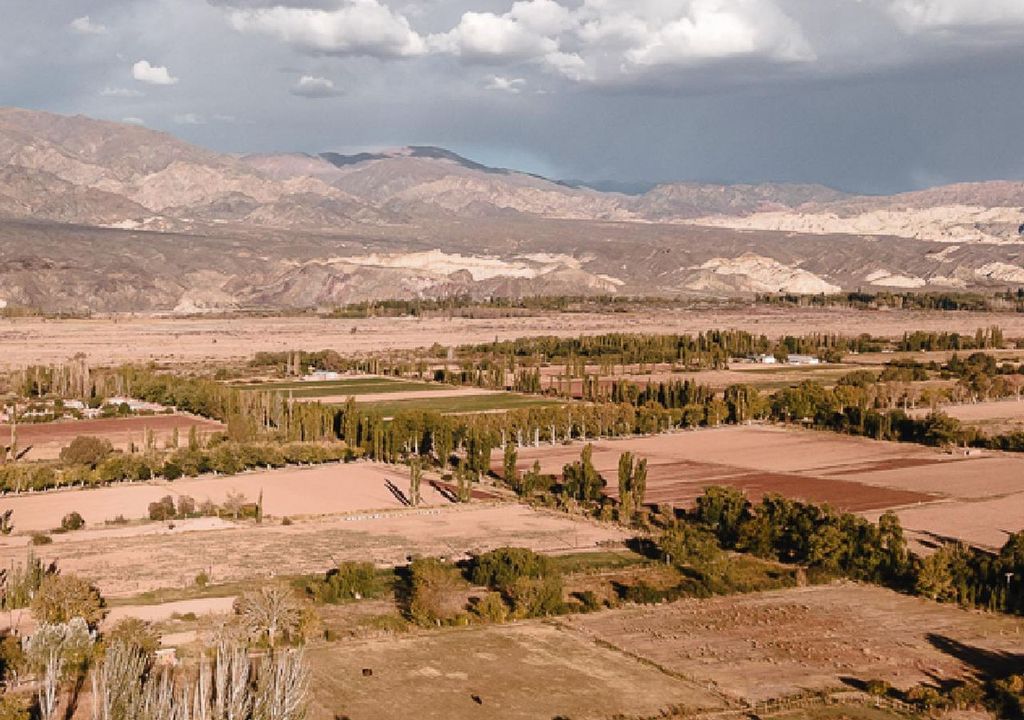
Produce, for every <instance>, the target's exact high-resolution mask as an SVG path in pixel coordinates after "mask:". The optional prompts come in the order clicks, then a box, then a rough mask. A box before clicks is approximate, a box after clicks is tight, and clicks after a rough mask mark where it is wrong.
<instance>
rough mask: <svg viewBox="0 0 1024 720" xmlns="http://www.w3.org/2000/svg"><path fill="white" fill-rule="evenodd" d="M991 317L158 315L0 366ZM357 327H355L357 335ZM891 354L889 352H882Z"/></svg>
mask: <svg viewBox="0 0 1024 720" xmlns="http://www.w3.org/2000/svg"><path fill="white" fill-rule="evenodd" d="M993 323H997V324H998V325H999V326H1000V327H1002V329H1003V331H1004V333H1005V334H1006V336H1007V337H1011V338H1014V337H1024V316H1021V315H1019V314H1005V315H998V316H993V315H991V314H986V313H969V312H963V313H940V312H926V311H921V312H889V311H856V310H846V309H839V308H825V309H799V310H797V309H793V308H771V307H764V306H711V307H709V308H707V309H692V310H690V309H687V310H682V309H680V310H664V309H658V310H650V311H645V312H637V313H631V314H622V315H618V314H615V315H610V314H586V313H581V314H559V315H539V316H536V317H517V318H493V319H470V318H452V319H447V318H422V319H417V318H372V319H365V320H362V319H361V320H325V319H319V318H308V317H303V318H201V317H199V318H182V319H172V318H160V317H142V316H136V317H114V318H97V319H89V320H43V319H38V318H26V319H0V366H3V367H23V366H26V365H30V364H38V363H57V362H63V361H65V360H67V359H68V358H70V357H72V356H73V355H75V354H76V353H84V354H85V356H86V357H87V358H88V360H89V362H91V363H92V364H94V365H99V364H108V363H122V362H145V361H150V360H156V361H162V362H174V363H203V362H210V361H223V360H247V359H249V358H251V357H252V355H253V353H256V352H260V351H288V350H297V349H305V350H322V349H333V350H337V351H339V352H342V353H345V354H351V353H367V352H374V351H386V350H398V349H412V348H419V347H428V346H430V345H432V344H433V343H435V342H438V343H441V344H443V345H459V344H463V343H486V342H492V341H493V340H494V339H495V338H497V339H499V340H508V339H514V338H517V337H523V336H527V335H560V336H568V337H571V336H577V335H582V334H585V335H595V334H601V333H609V332H622V331H628V332H637V333H642V332H654V333H672V332H679V333H693V334H695V333H699V332H702V331H706V330H707V329H709V328H720V329H730V328H731V329H738V330H748V331H750V332H754V333H757V334H764V335H768V336H769V337H778V336H781V335H787V334H789V335H802V334H805V333H810V332H831V333H843V334H846V335H856V334H860V333H870V334H872V335H880V336H888V337H900V336H902V335H903V333H904V332H905V331H906V330H907V329H908V328H914V329H919V330H931V331H935V332H943V331H958V332H961V333H970V334H973V333H974V331H975V330H977V329H978V328H980V327H989V326H990V325H992V324H993ZM353 331H354V332H353ZM888 357H889V358H890V359H891V358H892V356H891V355H890V356H888Z"/></svg>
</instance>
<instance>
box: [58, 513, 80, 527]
mask: <svg viewBox="0 0 1024 720" xmlns="http://www.w3.org/2000/svg"><path fill="white" fill-rule="evenodd" d="M60 527H61V529H62V530H64V531H65V532H72V531H74V530H81V529H82V528H84V527H85V519H84V518H83V517H82V516H81V515H79V514H78V513H77V512H74V511H72V512H69V513H68V514H67V515H65V516H64V518H63V519H62V520H61V521H60Z"/></svg>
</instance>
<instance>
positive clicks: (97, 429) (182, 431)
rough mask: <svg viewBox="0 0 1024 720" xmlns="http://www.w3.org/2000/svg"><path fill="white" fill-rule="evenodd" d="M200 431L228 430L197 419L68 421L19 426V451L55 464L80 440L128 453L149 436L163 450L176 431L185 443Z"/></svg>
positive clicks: (0, 433)
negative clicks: (105, 442)
mask: <svg viewBox="0 0 1024 720" xmlns="http://www.w3.org/2000/svg"><path fill="white" fill-rule="evenodd" d="M192 428H196V430H197V432H198V433H199V435H200V436H206V435H209V434H211V433H215V432H218V431H221V430H223V429H224V426H223V425H222V424H221V423H218V422H215V421H213V420H207V419H205V418H200V417H195V416H193V415H150V416H142V417H124V418H109V419H107V418H105V419H99V420H64V421H60V422H52V423H19V424H18V431H17V432H18V447H19V448H20V450H21V451H27V452H26V453H25V455H24V459H26V460H53V459H55V458H57V457H59V456H60V451H61V449H63V448H64V447H67V445H68V444H70V443H71V441H72V440H74V439H75V438H76V437H79V436H87V437H98V438H103V439H106V440H109V441H110V442H111V444H112V445H113V446H114V447H115V448H116V449H120V450H126V449H128V447H129V446H130V445H131V443H133V442H134V443H135V444H136V445H137V446H141V445H142V444H143V441H144V438H145V436H146V432H147V431H149V432H152V433H153V437H154V440H155V441H156V443H157V444H158V445H159V446H161V447H162V446H163V445H165V444H167V443H168V442H170V441H171V438H172V437H173V435H174V431H175V430H177V431H178V436H179V438H180V440H181V442H182V443H185V442H186V441H187V440H188V435H189V432H190V431H191V429H192ZM10 435H11V428H10V426H9V425H0V438H3V439H4V440H6V439H7V438H9V437H10Z"/></svg>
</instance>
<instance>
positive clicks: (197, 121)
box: [172, 113, 206, 125]
mask: <svg viewBox="0 0 1024 720" xmlns="http://www.w3.org/2000/svg"><path fill="white" fill-rule="evenodd" d="M172 119H173V120H174V122H175V123H177V124H178V125H205V124H206V118H204V117H203V116H202V115H197V114H196V113H182V114H180V115H175V116H174V117H173V118H172Z"/></svg>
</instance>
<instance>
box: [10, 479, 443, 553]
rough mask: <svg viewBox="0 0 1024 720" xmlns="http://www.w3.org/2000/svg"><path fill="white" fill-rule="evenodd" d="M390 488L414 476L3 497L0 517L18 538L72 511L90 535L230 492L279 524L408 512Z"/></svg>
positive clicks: (429, 498)
mask: <svg viewBox="0 0 1024 720" xmlns="http://www.w3.org/2000/svg"><path fill="white" fill-rule="evenodd" d="M389 482H390V483H392V484H393V485H394V486H395V487H397V488H398V489H399V491H400V492H401V493H407V492H408V488H409V474H408V471H403V469H402V468H400V467H395V466H389V465H384V464H378V463H369V462H358V463H348V464H329V465H318V466H314V467H294V468H283V469H280V470H270V471H256V472H249V473H244V474H241V475H221V476H213V475H207V476H203V477H199V478H182V479H180V480H175V481H174V482H166V481H163V480H155V481H152V482H147V483H131V484H128V483H125V484H120V485H114V486H110V487H104V488H96V489H74V490H57V491H53V492H47V493H36V494H31V495H21V496H17V497H15V496H9V497H5V498H0V512H2V511H4V510H7V509H8V508H10V509H13V510H14V518H15V528H16V531H17V532H19V533H27V532H33V531H43V530H48V529H50V528H54V527H58V526H59V525H60V521H61V518H63V517H64V516H65V515H66V514H68V513H70V512H71V511H76V512H78V513H80V514H81V515H82V517H83V518H85V521H86V524H87V527H88V528H96V527H97V526H99V527H102V526H103V524H104V523H105V522H106V521H108V520H114V519H115V518H118V517H119V516H120V517H123V518H125V519H127V520H137V519H139V518H145V517H148V515H149V504H150V503H151V502H156V501H157V500H159V499H160V498H162V497H165V496H167V495H171V496H172V497H174V498H175V499H176V500H177V499H178V498H180V497H182V496H188V497H191V498H192V499H194V500H195V501H196V502H197V503H201V502H202V501H204V500H211V501H213V502H214V503H217V504H222V503H223V502H224V499H225V498H226V497H227V495H228V493H241V494H242V495H244V496H245V498H246V500H247V501H248V502H256V500H257V498H258V497H259V496H260V494H262V495H263V508H264V513H265V514H266V515H268V516H271V517H279V518H280V517H285V516H298V515H328V514H334V513H352V512H360V511H370V510H395V509H400V508H403V507H404V504H403V503H402V501H401V500H400V499H399V498H398V496H396V495H395V494H394V493H393V492H391V490H389V489H388V483H389ZM421 492H422V498H423V504H424V505H425V506H432V505H446V504H448V501H447V500H445V498H444V497H443V496H442V495H441V494H440V493H439V492H437V491H436V490H434V489H433V488H431V487H430V486H429V484H428V483H424V484H423V486H422V489H421ZM157 527H163V526H162V525H158V526H157ZM186 527H187V525H186ZM150 528H152V526H150V525H141V526H136V527H133V528H122V529H120V530H118V532H119V534H121V535H122V536H124V534H126V533H133V534H142V533H145V532H147V530H149V529H150ZM79 537H81V535H80V534H68V535H64V536H58V537H57V538H56V541H57V542H60V543H65V542H74V541H76V539H77V538H79ZM21 541H22V542H23V541H24V538H21Z"/></svg>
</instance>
